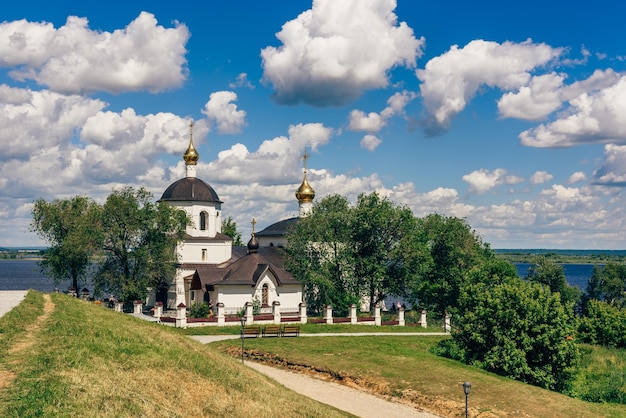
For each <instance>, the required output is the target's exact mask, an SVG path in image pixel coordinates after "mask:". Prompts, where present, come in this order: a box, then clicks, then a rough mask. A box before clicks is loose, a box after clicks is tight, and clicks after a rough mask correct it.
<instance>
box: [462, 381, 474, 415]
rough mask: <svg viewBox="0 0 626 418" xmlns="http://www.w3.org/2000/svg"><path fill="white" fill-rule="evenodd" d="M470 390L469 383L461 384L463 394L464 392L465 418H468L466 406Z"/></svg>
mask: <svg viewBox="0 0 626 418" xmlns="http://www.w3.org/2000/svg"><path fill="white" fill-rule="evenodd" d="M471 388H472V384H471V383H470V382H465V383H463V392H465V418H469V409H468V404H467V398H468V396H469V393H470V389H471Z"/></svg>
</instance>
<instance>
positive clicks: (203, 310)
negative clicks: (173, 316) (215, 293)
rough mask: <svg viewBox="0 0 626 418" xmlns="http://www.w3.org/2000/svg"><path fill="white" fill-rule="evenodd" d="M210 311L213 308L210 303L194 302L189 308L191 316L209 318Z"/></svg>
mask: <svg viewBox="0 0 626 418" xmlns="http://www.w3.org/2000/svg"><path fill="white" fill-rule="evenodd" d="M210 312H211V308H210V307H209V304H208V303H206V302H204V303H193V304H191V307H190V308H189V314H188V316H189V317H190V318H207V317H208V316H209V313H210Z"/></svg>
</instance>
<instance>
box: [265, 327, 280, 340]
mask: <svg viewBox="0 0 626 418" xmlns="http://www.w3.org/2000/svg"><path fill="white" fill-rule="evenodd" d="M263 336H264V337H280V325H266V326H265V327H264V328H263Z"/></svg>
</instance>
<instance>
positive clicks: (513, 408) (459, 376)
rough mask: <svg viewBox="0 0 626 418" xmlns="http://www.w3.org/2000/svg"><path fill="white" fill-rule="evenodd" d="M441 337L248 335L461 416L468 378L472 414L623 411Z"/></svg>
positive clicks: (236, 344)
mask: <svg viewBox="0 0 626 418" xmlns="http://www.w3.org/2000/svg"><path fill="white" fill-rule="evenodd" d="M441 338H447V337H428V336H423V337H422V336H403V335H401V334H398V335H397V336H369V337H348V336H345V337H299V338H259V339H246V341H245V345H246V350H247V351H248V352H249V353H250V355H252V353H254V356H256V357H259V358H264V359H265V360H270V361H277V360H278V362H282V363H283V365H284V364H289V365H291V367H293V365H306V366H308V369H314V370H317V371H318V372H320V371H326V372H328V375H329V376H334V377H335V378H337V379H339V380H343V381H344V382H347V383H349V384H356V385H360V386H362V387H366V388H369V389H370V390H373V391H375V392H378V393H382V394H386V395H389V396H397V397H403V398H405V399H411V400H413V401H415V402H416V403H418V404H420V405H422V406H423V407H424V408H426V409H429V410H431V411H432V412H434V413H438V414H440V415H442V416H451V417H459V416H464V408H465V395H464V393H463V389H462V384H463V382H465V381H469V382H471V384H472V389H471V392H470V397H469V401H470V402H469V403H470V408H471V411H472V414H471V415H472V416H477V415H478V416H480V417H489V416H509V417H524V416H528V417H550V418H552V417H564V418H565V417H568V418H569V417H624V416H626V405H609V404H594V403H589V402H584V401H581V400H577V399H573V398H570V397H568V396H565V395H562V394H559V393H555V392H550V391H547V390H544V389H541V388H538V387H534V386H530V385H526V384H523V383H519V382H516V381H513V380H511V379H507V378H503V377H500V376H497V375H494V374H491V373H487V372H484V371H482V370H479V369H475V368H473V367H470V366H466V365H464V364H460V363H458V362H455V361H452V360H449V359H445V358H441V357H438V356H435V355H433V354H431V353H430V351H429V350H430V348H431V347H432V346H433V345H434V344H436V343H437V341H439V340H440V339H441ZM240 344H241V342H240V341H239V340H234V341H233V340H231V341H223V342H219V343H213V344H211V345H214V346H215V347H219V348H220V349H221V350H226V351H228V350H230V352H231V353H232V354H233V355H236V354H237V353H238V352H239V351H238V350H240V348H241V345H240ZM300 369H301V370H302V369H304V370H306V369H307V368H300ZM479 414H480V415H479Z"/></svg>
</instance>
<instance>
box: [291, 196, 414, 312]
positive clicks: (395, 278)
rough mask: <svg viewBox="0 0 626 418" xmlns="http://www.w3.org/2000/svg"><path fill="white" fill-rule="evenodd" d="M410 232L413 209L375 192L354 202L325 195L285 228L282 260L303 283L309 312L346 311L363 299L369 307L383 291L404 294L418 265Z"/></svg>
mask: <svg viewBox="0 0 626 418" xmlns="http://www.w3.org/2000/svg"><path fill="white" fill-rule="evenodd" d="M414 233H415V219H414V217H413V215H412V213H411V211H410V210H409V209H407V208H400V207H397V206H395V205H394V204H393V203H392V202H390V201H389V200H388V199H386V198H381V197H380V196H379V195H378V194H376V193H372V194H369V195H365V194H363V195H361V196H359V198H358V201H357V204H356V205H355V206H354V207H351V206H350V204H349V203H348V201H347V200H346V198H345V197H342V196H339V195H334V196H328V197H326V198H324V199H322V200H321V201H319V202H316V204H315V205H314V206H313V210H312V213H311V214H310V215H309V216H307V217H305V218H302V219H300V220H299V221H298V222H297V223H296V225H295V226H294V227H293V228H292V229H291V230H290V231H289V232H288V234H287V242H288V246H287V262H286V264H287V267H288V269H289V270H290V271H291V272H292V274H294V275H295V276H296V277H297V278H298V279H299V280H301V281H302V282H303V283H304V285H305V290H306V294H307V304H308V305H309V308H310V309H311V310H312V311H319V310H321V309H322V308H323V306H324V305H325V304H332V305H333V307H335V308H336V309H338V311H339V312H343V311H345V312H347V309H348V306H349V304H351V303H358V302H359V301H361V300H362V299H364V298H365V299H367V300H368V301H369V302H370V308H371V309H373V307H374V305H375V304H376V303H378V302H380V301H381V300H383V299H384V298H385V297H386V296H387V295H390V294H391V295H401V296H403V295H404V291H405V288H406V283H407V282H408V280H409V278H410V277H412V275H413V269H414V268H416V266H417V265H419V263H418V262H416V261H415V259H416V257H417V256H418V255H419V252H417V251H414V250H415V249H414V248H413V245H414V244H415V242H416V240H415V239H414V236H413V234H414Z"/></svg>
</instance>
